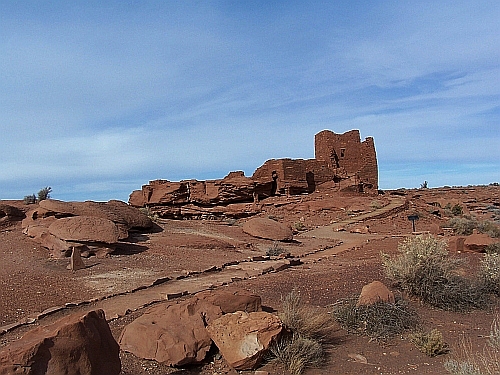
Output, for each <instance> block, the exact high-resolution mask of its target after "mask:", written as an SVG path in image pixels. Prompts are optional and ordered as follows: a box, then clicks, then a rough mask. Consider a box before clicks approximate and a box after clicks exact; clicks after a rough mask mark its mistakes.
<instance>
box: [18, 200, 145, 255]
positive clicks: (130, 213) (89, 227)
mask: <svg viewBox="0 0 500 375" xmlns="http://www.w3.org/2000/svg"><path fill="white" fill-rule="evenodd" d="M152 225H153V223H152V221H151V219H149V218H148V217H147V216H146V215H145V214H143V213H142V212H140V211H139V210H138V209H137V208H134V207H131V206H129V205H127V204H126V203H124V202H120V201H109V202H107V203H100V202H91V201H88V202H63V201H58V200H52V199H47V200H43V201H41V202H40V203H39V205H38V206H37V207H36V208H34V209H32V210H31V211H29V212H28V213H27V215H26V218H25V219H24V220H23V222H22V226H23V232H24V233H25V234H27V235H28V236H30V237H32V238H34V239H35V240H36V241H38V242H39V243H40V244H41V245H42V246H43V247H45V248H47V249H49V251H50V253H51V256H53V257H54V258H62V257H67V256H70V254H71V252H72V249H73V248H77V249H78V250H79V251H80V253H81V254H82V256H89V255H91V254H94V255H97V256H98V257H104V256H106V255H107V254H109V253H111V252H113V251H114V249H115V247H116V244H117V243H118V241H119V240H123V239H126V238H127V237H128V236H129V230H132V229H141V230H145V229H149V228H151V227H152Z"/></svg>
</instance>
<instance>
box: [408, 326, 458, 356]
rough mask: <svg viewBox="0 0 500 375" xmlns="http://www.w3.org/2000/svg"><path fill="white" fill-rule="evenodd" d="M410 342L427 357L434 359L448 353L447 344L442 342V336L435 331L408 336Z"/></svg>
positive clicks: (439, 332)
mask: <svg viewBox="0 0 500 375" xmlns="http://www.w3.org/2000/svg"><path fill="white" fill-rule="evenodd" d="M409 338H410V341H411V342H412V343H413V344H414V345H415V346H416V347H417V348H418V350H420V351H421V352H422V353H425V354H426V355H428V356H429V357H435V356H437V355H440V354H446V353H448V352H449V348H448V344H447V343H446V342H444V340H443V334H442V333H441V331H439V330H437V329H435V328H434V329H432V330H431V331H429V332H415V333H412V334H410V335H409Z"/></svg>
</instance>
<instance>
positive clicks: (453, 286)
mask: <svg viewBox="0 0 500 375" xmlns="http://www.w3.org/2000/svg"><path fill="white" fill-rule="evenodd" d="M398 251H399V253H400V254H399V255H398V256H395V257H390V256H388V255H387V254H382V260H383V265H384V269H385V273H386V275H387V276H388V277H389V278H390V279H392V280H393V281H394V282H395V284H396V285H397V286H398V287H399V288H400V289H402V290H403V291H405V292H406V293H408V294H409V295H410V296H413V297H417V298H419V299H420V300H421V301H422V302H424V303H427V304H429V305H431V306H434V307H438V308H442V309H445V310H451V311H468V310H470V309H472V308H483V307H485V306H486V305H487V304H488V301H489V296H488V294H487V293H485V291H484V289H483V285H482V283H481V282H477V281H475V280H471V279H467V278H465V277H463V276H460V275H459V274H458V269H459V268H460V267H461V266H462V265H464V262H465V261H464V260H462V259H458V258H452V257H450V256H449V255H448V250H447V243H446V241H445V240H438V239H436V238H435V237H433V236H417V237H413V238H409V239H407V240H405V241H403V242H402V243H400V244H399V245H398Z"/></svg>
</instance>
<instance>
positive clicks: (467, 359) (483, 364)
mask: <svg viewBox="0 0 500 375" xmlns="http://www.w3.org/2000/svg"><path fill="white" fill-rule="evenodd" d="M444 367H445V369H446V370H447V371H448V372H449V373H451V374H453V375H498V374H500V315H498V314H497V315H496V316H495V318H494V319H493V322H492V323H491V328H490V335H489V336H488V342H487V343H486V345H485V346H484V348H483V351H482V352H475V351H474V350H473V348H472V343H471V341H470V339H468V338H466V337H464V336H462V337H461V339H460V341H459V344H458V347H457V348H456V350H455V351H454V354H453V359H450V360H448V361H446V362H445V363H444Z"/></svg>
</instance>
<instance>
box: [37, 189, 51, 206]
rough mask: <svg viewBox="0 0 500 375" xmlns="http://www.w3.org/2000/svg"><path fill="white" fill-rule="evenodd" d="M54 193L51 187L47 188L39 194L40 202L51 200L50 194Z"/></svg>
mask: <svg viewBox="0 0 500 375" xmlns="http://www.w3.org/2000/svg"><path fill="white" fill-rule="evenodd" d="M51 192H52V188H51V187H50V186H46V187H44V188H42V189H40V191H39V192H38V201H39V202H40V201H43V200H45V199H49V198H50V193H51Z"/></svg>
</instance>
